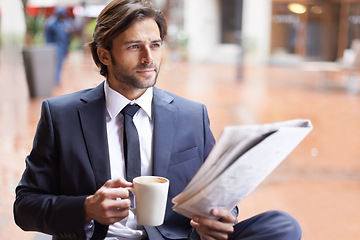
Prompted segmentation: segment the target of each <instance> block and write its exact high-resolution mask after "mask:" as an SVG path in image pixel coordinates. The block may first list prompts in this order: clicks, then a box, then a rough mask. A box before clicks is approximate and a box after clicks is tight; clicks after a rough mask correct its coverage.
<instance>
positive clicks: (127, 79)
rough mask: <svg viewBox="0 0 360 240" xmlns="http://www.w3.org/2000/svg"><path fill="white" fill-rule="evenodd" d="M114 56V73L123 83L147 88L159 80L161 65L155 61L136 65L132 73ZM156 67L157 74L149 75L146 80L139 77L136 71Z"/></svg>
mask: <svg viewBox="0 0 360 240" xmlns="http://www.w3.org/2000/svg"><path fill="white" fill-rule="evenodd" d="M111 58H112V68H113V70H114V72H113V75H114V77H115V79H116V80H117V81H118V82H119V83H122V84H125V85H127V86H129V87H132V88H137V89H146V88H149V87H153V86H154V85H155V84H156V82H157V77H158V75H159V71H160V66H157V65H156V64H154V63H151V64H141V65H139V66H137V67H136V69H135V70H134V72H133V73H132V74H128V73H127V71H126V69H125V68H123V67H122V66H121V64H118V63H117V62H116V60H115V59H114V58H113V56H111ZM150 68H151V69H154V71H155V76H149V77H145V80H142V79H140V78H138V77H136V76H135V75H136V71H139V70H144V69H150Z"/></svg>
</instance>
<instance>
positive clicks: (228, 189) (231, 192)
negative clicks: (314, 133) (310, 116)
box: [172, 119, 312, 218]
mask: <svg viewBox="0 0 360 240" xmlns="http://www.w3.org/2000/svg"><path fill="white" fill-rule="evenodd" d="M311 130H312V124H311V122H310V120H303V119H295V120H290V121H285V122H276V123H271V124H260V125H248V126H228V127H225V128H224V130H223V132H222V134H221V136H220V138H219V140H218V142H217V143H216V145H215V146H214V148H213V149H212V151H211V152H210V154H209V156H208V158H207V159H206V161H205V162H204V164H203V165H202V166H201V168H200V169H199V170H198V171H197V173H196V174H195V176H194V177H193V179H192V180H191V181H190V182H189V184H188V185H187V186H186V188H185V189H184V190H183V192H182V193H180V194H179V195H177V196H176V197H174V198H173V199H172V202H173V203H174V206H173V210H174V211H176V212H178V213H180V214H182V215H184V216H186V217H188V218H192V217H193V216H194V215H198V216H204V217H212V216H211V214H210V211H211V209H213V208H214V207H220V208H225V209H229V210H230V209H232V208H234V207H235V206H236V205H237V204H238V203H239V202H240V201H241V200H242V199H244V198H245V197H246V196H248V195H249V194H250V193H251V192H252V191H253V190H254V189H255V188H256V187H257V186H258V185H259V184H260V183H261V182H262V181H263V180H264V179H265V178H266V177H267V176H268V175H269V174H270V173H271V172H272V171H273V170H274V169H275V168H276V167H277V166H278V165H279V164H280V163H281V162H282V161H283V160H284V159H285V158H286V156H287V155H288V154H290V152H291V151H292V150H293V149H294V148H295V147H296V146H297V145H298V144H299V143H300V142H301V141H302V140H303V139H304V138H305V137H306V135H307V134H308V133H309V132H310V131H311Z"/></svg>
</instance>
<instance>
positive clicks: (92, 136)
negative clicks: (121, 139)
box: [14, 83, 215, 239]
mask: <svg viewBox="0 0 360 240" xmlns="http://www.w3.org/2000/svg"><path fill="white" fill-rule="evenodd" d="M103 84H104V83H102V84H100V85H99V86H97V87H96V88H93V89H88V90H83V91H80V92H76V93H72V94H69V95H64V96H60V97H55V98H51V99H47V100H45V101H44V102H43V104H42V111H41V118H40V121H39V124H38V127H37V131H36V134H35V138H34V143H33V149H32V151H31V153H30V154H29V156H27V157H26V159H25V161H26V169H25V171H24V173H23V176H22V178H21V180H20V183H19V185H18V187H17V189H16V200H15V202H14V217H15V221H16V223H17V224H18V225H19V226H20V227H21V228H22V229H24V230H31V231H39V232H43V233H47V234H50V235H53V236H54V239H85V233H84V230H83V228H84V201H85V198H86V197H87V196H89V195H91V194H94V193H95V191H96V190H97V189H99V188H100V187H101V186H102V185H103V184H104V183H105V182H106V181H107V180H109V179H110V177H111V176H110V163H109V152H108V142H107V133H106V122H105V116H106V105H105V95H104V86H103ZM153 119H154V135H153V175H157V176H163V177H166V178H168V179H169V180H170V188H169V196H168V203H167V210H166V215H165V222H164V224H163V225H162V226H160V227H157V228H146V230H147V231H148V233H149V238H150V239H152V238H153V237H152V236H156V234H159V233H160V234H161V235H162V236H165V237H166V238H170V239H184V238H187V236H188V234H189V232H190V231H191V226H190V224H189V219H187V218H185V217H183V216H181V215H179V214H177V213H175V212H174V211H173V210H172V205H173V204H172V203H171V199H172V198H173V197H174V196H176V195H177V194H179V193H180V192H181V191H182V190H183V189H184V188H185V186H186V185H187V183H188V182H189V181H190V179H191V178H192V177H193V176H194V174H195V173H196V171H197V170H198V168H199V167H200V165H201V164H202V163H203V161H204V160H205V159H206V157H207V156H208V154H209V152H210V150H211V148H212V147H213V145H214V143H215V140H214V137H213V135H212V133H211V130H210V127H209V118H208V114H207V110H206V107H205V106H204V105H203V104H200V103H196V102H193V101H190V100H186V99H184V98H182V97H179V96H176V95H173V94H171V93H168V92H166V91H163V90H160V89H158V88H156V87H155V88H154V97H153ZM107 230H108V226H104V225H101V224H99V223H97V222H95V232H94V235H93V237H92V239H103V238H104V237H105V236H106V233H107ZM153 234H155V235H153ZM155 239H157V238H156V237H155Z"/></svg>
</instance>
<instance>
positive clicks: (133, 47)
mask: <svg viewBox="0 0 360 240" xmlns="http://www.w3.org/2000/svg"><path fill="white" fill-rule="evenodd" d="M129 48H130V49H138V48H139V46H138V45H131V46H130V47H129Z"/></svg>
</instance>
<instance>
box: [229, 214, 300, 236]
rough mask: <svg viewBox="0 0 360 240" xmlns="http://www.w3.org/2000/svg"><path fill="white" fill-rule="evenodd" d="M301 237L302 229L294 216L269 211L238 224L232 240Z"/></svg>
mask: <svg viewBox="0 0 360 240" xmlns="http://www.w3.org/2000/svg"><path fill="white" fill-rule="evenodd" d="M301 235H302V231H301V227H300V225H299V223H298V222H297V221H296V220H295V219H294V218H293V217H292V216H290V215H289V214H287V213H285V212H282V211H268V212H264V213H261V214H259V215H256V216H254V217H251V218H249V219H246V220H244V221H242V222H240V223H238V224H237V225H236V226H235V232H234V234H232V238H230V239H249V240H250V239H251V240H258V239H259V240H260V239H266V240H280V239H281V240H299V239H301Z"/></svg>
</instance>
